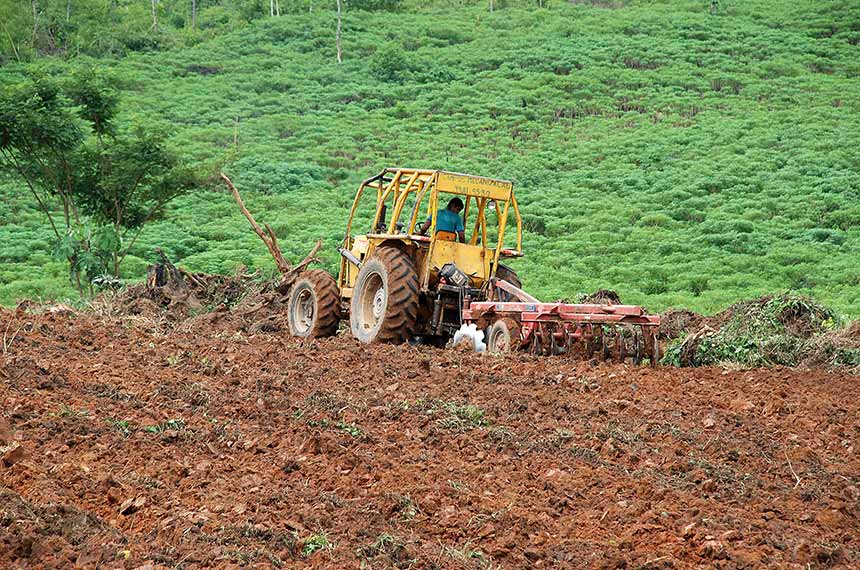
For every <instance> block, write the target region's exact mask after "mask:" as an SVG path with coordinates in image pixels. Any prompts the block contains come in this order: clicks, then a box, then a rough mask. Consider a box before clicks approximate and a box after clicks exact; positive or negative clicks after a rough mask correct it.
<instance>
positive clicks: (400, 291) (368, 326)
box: [349, 247, 419, 344]
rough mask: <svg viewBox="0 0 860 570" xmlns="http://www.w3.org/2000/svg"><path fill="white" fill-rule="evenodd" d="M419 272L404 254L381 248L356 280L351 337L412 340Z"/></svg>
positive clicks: (378, 340)
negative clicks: (410, 338)
mask: <svg viewBox="0 0 860 570" xmlns="http://www.w3.org/2000/svg"><path fill="white" fill-rule="evenodd" d="M418 293H419V287H418V272H417V271H416V270H415V266H414V265H413V263H412V260H411V259H410V258H409V256H408V255H406V254H405V253H404V252H402V251H400V250H399V249H396V248H393V247H381V248H379V249H378V250H376V252H375V253H374V254H373V256H371V258H370V259H369V260H368V261H365V263H364V265H362V266H361V270H360V271H359V272H358V277H357V278H356V280H355V288H354V289H353V292H352V302H351V303H350V309H349V326H350V330H352V336H354V337H355V338H357V339H358V340H360V341H362V342H375V341H376V342H387V343H393V344H398V343H401V342H404V341H406V340H409V337H410V336H411V334H412V332H413V331H414V329H415V320H416V318H417V316H418Z"/></svg>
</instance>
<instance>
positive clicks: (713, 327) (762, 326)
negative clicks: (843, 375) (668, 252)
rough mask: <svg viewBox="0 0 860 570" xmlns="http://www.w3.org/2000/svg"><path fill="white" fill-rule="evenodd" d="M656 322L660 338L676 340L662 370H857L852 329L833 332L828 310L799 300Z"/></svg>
mask: <svg viewBox="0 0 860 570" xmlns="http://www.w3.org/2000/svg"><path fill="white" fill-rule="evenodd" d="M662 320H663V322H661V325H660V329H661V330H660V334H661V337H662V338H664V339H673V338H679V337H680V338H681V340H680V341H678V342H676V343H674V344H672V345H670V346H669V349H668V351H667V352H666V356H665V358H664V362H665V363H667V364H673V365H676V366H707V365H726V364H739V365H742V366H750V367H752V366H773V365H783V366H801V367H831V366H832V367H836V366H842V367H854V368H856V367H860V335H857V334H856V332H857V327H858V324H857V323H854V324H853V325H851V326H849V327H847V328H845V329H838V328H837V319H836V316H835V315H834V314H833V312H832V311H830V309H828V308H827V307H824V306H823V305H821V304H819V303H817V302H815V301H813V300H812V299H809V298H806V297H802V296H799V295H789V294H784V295H776V296H769V295H768V296H764V297H760V298H758V299H753V300H751V301H744V302H741V303H736V304H734V305H732V306H731V307H729V308H728V309H726V310H725V311H722V312H721V313H718V314H716V315H714V316H713V317H702V316H700V315H696V314H695V313H690V312H689V311H669V312H668V313H666V314H665V315H663V317H662ZM684 333H687V334H686V336H685V335H684Z"/></svg>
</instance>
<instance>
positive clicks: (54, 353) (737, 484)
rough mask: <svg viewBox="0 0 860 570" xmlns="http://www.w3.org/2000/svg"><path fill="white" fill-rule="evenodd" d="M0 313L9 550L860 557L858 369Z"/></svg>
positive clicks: (748, 563) (90, 555) (393, 560)
mask: <svg viewBox="0 0 860 570" xmlns="http://www.w3.org/2000/svg"><path fill="white" fill-rule="evenodd" d="M19 327H21V328H20V331H19V332H18V334H17V335H14V334H13V333H14V332H15V331H17V330H19ZM3 330H5V331H6V335H5V337H4V345H3V349H4V350H3V353H1V354H0V457H2V460H0V494H2V497H0V568H9V567H11V568H19V567H20V568H72V567H75V564H77V565H78V566H79V567H82V568H92V567H103V568H120V567H125V568H141V569H144V568H146V569H152V568H184V569H192V568H233V567H242V566H250V567H255V568H268V567H284V568H289V567H314V568H392V567H397V568H415V569H430V568H478V569H480V568H696V567H700V568H761V567H769V568H776V567H779V568H804V569H807V568H826V567H852V566H853V567H858V566H860V507H858V505H860V490H858V489H860V458H858V449H860V420H858V408H859V407H860V405H858V401H860V383H858V380H860V379H858V378H856V377H850V376H845V375H840V374H836V373H827V372H823V371H802V372H799V371H791V370H757V371H737V372H729V371H723V370H719V369H682V370H679V369H672V368H663V369H658V370H651V369H648V368H633V367H626V366H620V365H608V364H603V365H598V366H592V365H589V364H588V363H575V362H570V361H568V360H565V359H563V358H549V359H546V358H542V359H537V358H531V357H518V358H509V359H499V358H490V357H479V356H476V355H472V354H468V353H464V352H461V351H457V350H449V351H442V350H436V349H429V348H414V347H398V348H392V347H387V346H374V347H367V346H362V345H359V344H357V343H356V342H354V341H352V340H351V339H349V338H336V339H328V340H325V341H322V342H311V343H306V344H302V343H299V342H297V341H295V340H293V339H290V338H288V337H287V336H286V335H284V334H280V333H279V334H258V335H254V336H248V335H247V334H243V333H236V332H232V331H230V330H218V329H217V328H215V327H200V330H196V331H192V332H189V333H177V332H174V333H171V334H167V335H165V334H153V333H150V332H146V331H145V330H141V329H139V328H136V327H135V326H132V324H130V322H129V321H125V322H123V321H119V320H116V321H112V322H101V321H98V320H96V319H94V318H92V317H85V316H75V315H69V314H65V315H64V314H54V315H50V314H49V315H42V316H33V315H28V314H23V313H18V314H13V313H11V312H8V311H5V312H0V332H2V331H3ZM13 336H14V338H11V337H13ZM10 338H11V341H10Z"/></svg>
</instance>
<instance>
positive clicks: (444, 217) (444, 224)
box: [428, 208, 465, 233]
mask: <svg viewBox="0 0 860 570" xmlns="http://www.w3.org/2000/svg"><path fill="white" fill-rule="evenodd" d="M428 219H429V218H428ZM464 230H465V228H464V227H463V218H461V217H460V214H455V213H454V212H452V211H451V210H449V209H448V208H445V209H443V210H439V213H438V214H436V231H437V232H452V233H457V232H462V231H464Z"/></svg>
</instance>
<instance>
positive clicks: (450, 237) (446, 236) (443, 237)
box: [436, 230, 457, 241]
mask: <svg viewBox="0 0 860 570" xmlns="http://www.w3.org/2000/svg"><path fill="white" fill-rule="evenodd" d="M436 239H437V240H439V241H457V234H455V233H454V232H446V231H444V230H440V231H438V232H436Z"/></svg>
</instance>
